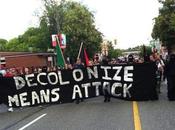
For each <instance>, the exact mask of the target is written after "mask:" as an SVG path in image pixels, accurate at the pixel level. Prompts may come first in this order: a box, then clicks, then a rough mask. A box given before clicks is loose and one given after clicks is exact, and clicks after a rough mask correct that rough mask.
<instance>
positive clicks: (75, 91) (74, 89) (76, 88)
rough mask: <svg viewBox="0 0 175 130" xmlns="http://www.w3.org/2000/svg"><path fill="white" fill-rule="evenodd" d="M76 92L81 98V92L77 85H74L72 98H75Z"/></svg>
mask: <svg viewBox="0 0 175 130" xmlns="http://www.w3.org/2000/svg"><path fill="white" fill-rule="evenodd" d="M76 94H78V95H79V97H80V98H82V93H81V90H80V87H79V86H78V85H74V88H73V95H72V99H75V98H76Z"/></svg>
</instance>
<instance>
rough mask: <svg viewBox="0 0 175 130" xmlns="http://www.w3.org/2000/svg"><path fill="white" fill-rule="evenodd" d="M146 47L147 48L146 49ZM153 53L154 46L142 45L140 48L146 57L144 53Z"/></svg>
mask: <svg viewBox="0 0 175 130" xmlns="http://www.w3.org/2000/svg"><path fill="white" fill-rule="evenodd" d="M144 49H145V50H144ZM151 54H152V47H150V46H144V45H142V46H141V48H140V56H142V57H144V55H148V56H149V55H151Z"/></svg>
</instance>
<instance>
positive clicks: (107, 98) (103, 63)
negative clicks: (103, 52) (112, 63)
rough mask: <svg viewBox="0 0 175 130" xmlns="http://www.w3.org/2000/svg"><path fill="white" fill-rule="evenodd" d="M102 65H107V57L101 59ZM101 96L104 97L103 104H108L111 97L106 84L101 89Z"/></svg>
mask: <svg viewBox="0 0 175 130" xmlns="http://www.w3.org/2000/svg"><path fill="white" fill-rule="evenodd" d="M102 65H109V59H108V57H107V56H104V57H103V59H102ZM103 95H104V102H110V100H111V95H110V87H109V86H108V84H106V85H105V86H104V87H103Z"/></svg>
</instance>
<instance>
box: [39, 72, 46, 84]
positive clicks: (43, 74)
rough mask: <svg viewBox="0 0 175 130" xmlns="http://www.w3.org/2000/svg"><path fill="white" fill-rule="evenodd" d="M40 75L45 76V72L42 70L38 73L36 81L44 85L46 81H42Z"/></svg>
mask: <svg viewBox="0 0 175 130" xmlns="http://www.w3.org/2000/svg"><path fill="white" fill-rule="evenodd" d="M41 76H45V77H46V73H43V72H42V73H39V74H38V75H37V81H38V83H40V84H41V85H44V86H45V85H47V84H48V83H45V82H43V81H41V80H40V77H41Z"/></svg>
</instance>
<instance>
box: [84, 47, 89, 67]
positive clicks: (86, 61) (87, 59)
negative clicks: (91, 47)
mask: <svg viewBox="0 0 175 130" xmlns="http://www.w3.org/2000/svg"><path fill="white" fill-rule="evenodd" d="M84 58H85V63H86V66H89V57H88V55H87V52H86V49H84Z"/></svg>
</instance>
